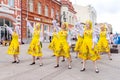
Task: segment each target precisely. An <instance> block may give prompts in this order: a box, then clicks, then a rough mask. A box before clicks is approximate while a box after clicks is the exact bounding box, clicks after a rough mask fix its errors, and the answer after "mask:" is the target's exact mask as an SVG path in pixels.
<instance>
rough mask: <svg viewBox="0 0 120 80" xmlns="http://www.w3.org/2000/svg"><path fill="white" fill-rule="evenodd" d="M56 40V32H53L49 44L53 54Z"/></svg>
mask: <svg viewBox="0 0 120 80" xmlns="http://www.w3.org/2000/svg"><path fill="white" fill-rule="evenodd" d="M57 42H58V35H57V33H56V32H54V33H53V39H52V41H51V43H50V44H49V49H51V50H53V52H54V54H55V50H56V46H57Z"/></svg>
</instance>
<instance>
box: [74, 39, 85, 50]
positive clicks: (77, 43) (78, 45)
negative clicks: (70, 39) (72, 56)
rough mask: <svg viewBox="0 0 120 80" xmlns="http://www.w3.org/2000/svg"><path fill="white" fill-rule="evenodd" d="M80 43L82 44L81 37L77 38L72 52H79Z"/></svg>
mask: <svg viewBox="0 0 120 80" xmlns="http://www.w3.org/2000/svg"><path fill="white" fill-rule="evenodd" d="M82 42H83V38H82V37H78V40H77V42H76V45H75V48H74V51H76V52H79V51H80V47H81V45H82Z"/></svg>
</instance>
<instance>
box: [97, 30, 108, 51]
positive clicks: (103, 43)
mask: <svg viewBox="0 0 120 80" xmlns="http://www.w3.org/2000/svg"><path fill="white" fill-rule="evenodd" d="M97 49H98V51H99V52H110V47H109V43H108V40H107V34H106V31H101V32H100V38H99V41H98V44H97Z"/></svg>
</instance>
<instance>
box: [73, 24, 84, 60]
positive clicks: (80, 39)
mask: <svg viewBox="0 0 120 80" xmlns="http://www.w3.org/2000/svg"><path fill="white" fill-rule="evenodd" d="M80 25H81V24H80V23H77V24H76V25H75V26H76V27H75V28H76V32H77V42H76V44H75V48H74V51H75V52H76V58H77V56H78V53H79V51H80V47H81V45H82V42H83V27H82V26H80Z"/></svg>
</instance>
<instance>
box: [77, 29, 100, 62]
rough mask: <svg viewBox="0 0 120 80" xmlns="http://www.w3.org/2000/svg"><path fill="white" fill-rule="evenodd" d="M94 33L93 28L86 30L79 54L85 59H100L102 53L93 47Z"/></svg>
mask: <svg viewBox="0 0 120 80" xmlns="http://www.w3.org/2000/svg"><path fill="white" fill-rule="evenodd" d="M92 33H93V31H92V30H85V31H84V38H83V43H82V46H81V48H80V51H81V52H80V53H79V54H78V57H79V58H81V59H83V60H92V61H96V60H98V59H100V55H99V54H98V53H97V52H96V49H92V46H93V40H92Z"/></svg>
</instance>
